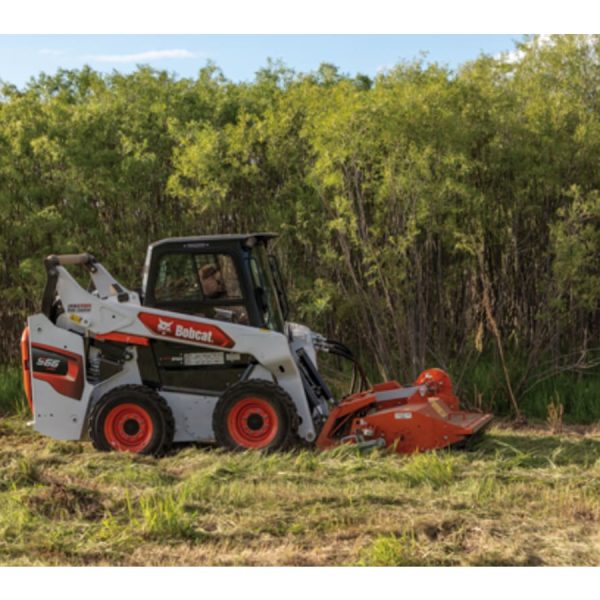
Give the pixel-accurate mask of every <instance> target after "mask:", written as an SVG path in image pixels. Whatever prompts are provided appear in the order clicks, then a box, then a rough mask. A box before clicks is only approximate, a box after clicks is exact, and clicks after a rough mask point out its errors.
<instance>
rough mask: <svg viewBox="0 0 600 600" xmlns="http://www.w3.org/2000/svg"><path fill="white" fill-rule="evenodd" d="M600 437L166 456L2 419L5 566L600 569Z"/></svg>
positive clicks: (505, 435)
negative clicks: (45, 433)
mask: <svg viewBox="0 0 600 600" xmlns="http://www.w3.org/2000/svg"><path fill="white" fill-rule="evenodd" d="M599 482H600V435H598V434H597V433H593V432H592V433H589V434H586V435H583V434H578V435H575V434H564V435H550V434H549V433H548V432H546V431H541V430H518V431H513V430H509V429H492V430H491V432H490V434H489V435H488V437H487V438H486V439H485V440H484V442H483V443H482V444H481V445H480V446H479V448H478V449H477V450H476V451H474V452H458V451H455V452H453V451H441V452H432V453H426V454H416V455H412V456H400V455H396V454H393V453H389V452H386V451H382V450H377V451H373V452H370V453H360V452H358V451H357V450H356V449H355V448H352V447H343V448H336V449H333V450H331V451H328V452H323V453H318V452H315V451H312V450H307V449H302V450H298V451H295V452H288V453H274V454H268V455H265V454H261V453H258V452H242V453H230V452H225V451H222V450H219V449H215V448H207V447H195V446H183V447H181V448H180V449H178V450H177V451H176V452H174V453H172V454H171V455H169V456H167V457H164V458H161V459H156V458H152V457H143V456H135V455H128V454H117V453H98V452H96V451H94V450H93V449H92V447H91V445H90V444H87V443H75V442H57V441H53V440H50V439H47V438H44V437H41V436H39V435H37V434H35V433H33V432H31V430H30V429H29V428H28V427H27V426H26V425H25V423H24V420H23V419H22V418H18V417H14V416H13V417H9V418H3V419H0V563H1V564H3V565H107V564H112V565H372V566H387V565H389V566H414V565H598V564H600V483H599Z"/></svg>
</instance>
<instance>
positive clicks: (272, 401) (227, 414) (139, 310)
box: [21, 233, 492, 455]
mask: <svg viewBox="0 0 600 600" xmlns="http://www.w3.org/2000/svg"><path fill="white" fill-rule="evenodd" d="M274 237H276V236H275V234H271V233H255V234H248V235H219V236H196V237H185V238H170V239H165V240H161V241H159V242H156V243H154V244H151V245H150V246H149V247H148V251H147V255H146V261H145V264H144V271H143V282H142V288H141V290H140V291H139V292H135V291H132V290H129V289H126V288H124V287H123V286H122V285H120V284H119V283H118V282H117V281H116V280H115V279H114V278H113V276H112V275H111V274H110V273H109V272H108V271H107V270H106V269H105V268H104V267H103V266H102V264H101V263H100V262H99V261H97V260H96V259H95V258H94V257H93V256H92V255H90V254H75V255H73V254H70V255H51V256H49V257H47V258H46V260H45V266H46V270H47V282H46V287H45V290H44V294H43V299H42V310H41V312H40V313H38V314H35V315H33V316H30V317H29V318H28V320H27V326H26V328H25V330H24V332H23V336H22V340H21V354H22V366H23V378H24V386H25V391H26V395H27V398H28V401H29V404H30V407H31V410H32V413H33V422H32V423H33V426H34V428H35V429H36V430H37V431H39V432H40V433H43V434H46V435H48V436H51V437H53V438H57V439H62V440H86V439H89V440H91V442H92V443H93V445H94V446H95V447H96V448H97V449H99V450H120V451H130V452H138V453H143V454H155V455H158V454H161V453H164V452H165V451H166V450H168V448H169V447H170V446H171V444H172V443H173V442H200V443H214V442H216V443H217V444H219V445H221V446H224V447H226V448H230V449H250V448H257V449H263V450H274V449H285V448H289V447H291V446H292V445H294V444H295V443H302V442H303V443H305V444H307V443H308V444H312V445H316V446H317V447H318V448H321V449H323V448H328V447H331V446H334V445H337V444H341V443H353V444H359V445H361V446H363V447H365V446H366V447H368V446H382V447H383V446H385V447H391V448H393V449H395V450H396V451H397V452H414V451H417V450H428V449H434V448H443V447H446V446H451V445H460V444H461V443H464V442H466V441H468V440H469V439H471V438H472V437H473V436H474V435H475V434H477V433H479V432H481V431H483V429H484V428H485V427H486V426H487V425H488V423H489V422H490V421H491V419H492V415H489V414H481V413H477V412H465V411H462V410H460V409H459V403H458V399H457V398H456V397H455V396H454V394H453V391H452V384H451V381H450V378H449V377H448V375H446V374H445V373H444V372H443V371H441V370H439V369H429V370H427V371H424V372H423V373H421V375H420V376H419V377H418V379H417V380H416V381H415V382H414V384H412V385H411V386H402V385H400V384H398V383H397V382H395V381H390V382H387V383H383V384H379V385H375V386H372V387H368V384H367V381H366V377H365V375H364V372H363V371H362V369H361V368H360V366H359V365H358V364H356V363H355V377H354V381H353V386H354V392H355V393H351V394H349V395H347V396H346V397H344V398H342V399H340V400H336V399H335V398H334V397H333V395H332V393H331V391H330V389H329V387H328V386H327V384H326V383H325V381H324V380H323V378H322V376H321V375H320V373H319V370H318V368H317V352H319V351H321V352H330V353H334V354H337V355H339V356H342V357H345V358H347V359H349V360H351V361H354V358H353V356H352V353H351V352H350V350H349V349H348V348H347V347H346V346H344V345H343V344H341V343H339V342H334V341H331V340H327V339H325V338H324V337H323V336H321V335H319V334H316V333H314V332H312V331H311V330H310V329H309V328H308V327H306V326H304V325H300V324H296V323H290V322H287V321H286V318H287V313H288V301H287V297H286V293H285V289H284V286H283V282H282V278H281V275H280V272H279V268H278V265H277V261H276V259H275V258H274V256H270V255H269V253H268V251H267V248H268V245H269V241H270V240H271V239H272V238H274ZM69 265H83V266H84V267H85V268H86V269H87V271H88V272H89V275H90V276H91V284H90V287H89V288H88V290H86V289H84V288H83V287H82V286H81V285H80V284H79V283H78V282H77V280H76V279H75V277H74V276H73V275H72V274H71V273H70V272H69V270H67V269H66V267H67V266H69ZM357 386H358V387H357Z"/></svg>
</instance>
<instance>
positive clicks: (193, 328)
mask: <svg viewBox="0 0 600 600" xmlns="http://www.w3.org/2000/svg"><path fill="white" fill-rule="evenodd" d="M138 318H139V320H140V321H141V322H142V323H143V324H144V325H145V326H146V327H147V328H148V329H150V331H153V332H154V333H157V334H159V335H161V336H164V337H168V338H172V339H178V340H184V341H190V342H198V343H199V344H208V345H210V346H219V347H220V348H232V347H233V346H234V342H233V340H232V339H231V338H230V337H229V336H228V335H227V334H226V333H225V332H224V331H223V330H221V329H219V328H218V327H215V326H214V325H208V324H206V323H195V322H194V321H188V320H186V319H174V318H173V319H172V318H168V317H161V316H159V315H153V314H151V313H144V312H141V313H139V315H138Z"/></svg>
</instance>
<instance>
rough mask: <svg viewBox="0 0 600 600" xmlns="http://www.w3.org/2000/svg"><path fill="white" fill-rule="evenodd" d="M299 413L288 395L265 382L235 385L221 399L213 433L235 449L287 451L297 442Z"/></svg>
mask: <svg viewBox="0 0 600 600" xmlns="http://www.w3.org/2000/svg"><path fill="white" fill-rule="evenodd" d="M298 422H299V419H298V413H297V412H296V407H295V406H294V403H293V402H292V399H291V398H290V396H289V395H288V393H287V392H286V391H285V390H283V389H282V388H281V387H279V386H278V385H277V384H275V383H272V382H270V381H264V380H258V379H256V380H250V381H243V382H240V383H236V384H235V385H232V386H231V387H230V388H229V389H227V391H225V393H224V394H223V395H222V396H221V398H219V401H218V402H217V405H216V407H215V411H214V413H213V431H214V434H215V438H216V440H217V442H218V444H219V445H221V446H224V447H225V448H230V449H232V450H245V449H259V450H284V449H286V448H289V447H290V446H291V445H292V444H293V443H294V441H295V440H296V434H297V431H298Z"/></svg>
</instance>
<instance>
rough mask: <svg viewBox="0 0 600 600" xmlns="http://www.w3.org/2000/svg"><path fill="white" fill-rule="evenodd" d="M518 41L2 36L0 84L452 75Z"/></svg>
mask: <svg viewBox="0 0 600 600" xmlns="http://www.w3.org/2000/svg"><path fill="white" fill-rule="evenodd" d="M522 39H523V36H522V35H520V34H507V35H499V34H498V35H458V34H457V35H417V34H413V35H342V34H338V35H10V34H4V35H0V80H2V81H4V82H7V83H12V84H14V85H17V86H18V87H22V86H23V85H24V84H26V82H27V81H28V80H29V79H30V78H31V77H36V76H37V75H39V74H40V73H41V72H45V73H47V74H53V73H55V72H56V71H57V70H58V69H59V68H67V69H77V68H81V67H82V66H83V65H86V64H88V65H90V66H91V67H93V68H94V69H95V70H98V71H101V72H107V73H108V72H111V71H112V70H113V69H116V70H118V71H120V72H122V73H128V72H131V71H133V70H135V68H136V65H137V64H147V65H150V66H152V67H154V68H156V69H165V70H167V71H169V72H172V73H175V74H176V75H178V76H180V77H195V76H196V75H197V73H198V70H199V69H201V68H202V67H203V66H204V65H205V64H206V63H207V62H208V61H212V62H214V63H216V65H217V66H218V67H219V68H220V69H221V70H222V71H223V73H224V75H225V76H226V77H227V78H228V79H231V80H233V81H249V80H252V79H253V77H254V74H255V73H256V71H257V70H258V69H260V68H261V67H264V66H265V65H266V64H267V59H268V58H271V59H274V60H277V59H281V60H283V62H284V63H285V64H286V66H288V67H290V68H292V69H294V70H295V71H298V72H310V71H314V70H316V69H317V68H318V66H319V64H321V63H322V62H328V63H333V64H334V65H336V66H338V67H339V68H340V70H341V72H343V73H346V74H349V75H355V74H357V73H363V74H365V75H368V76H370V77H373V76H375V75H376V74H377V73H378V72H380V71H381V70H385V69H387V68H390V67H392V66H393V65H395V64H397V63H399V62H401V61H403V60H412V59H415V58H418V57H419V56H420V54H421V53H422V52H424V53H426V60H427V61H430V62H437V63H440V64H443V65H447V66H449V67H450V68H452V69H455V68H456V67H458V66H459V65H461V64H462V63H464V62H465V61H468V60H472V59H475V58H477V57H478V56H479V55H480V54H481V53H486V54H490V55H492V56H495V55H498V54H499V53H501V52H509V51H512V50H514V48H515V42H516V41H519V40H522Z"/></svg>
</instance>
